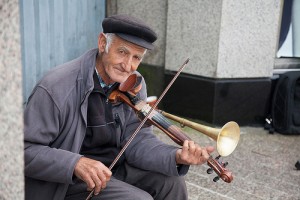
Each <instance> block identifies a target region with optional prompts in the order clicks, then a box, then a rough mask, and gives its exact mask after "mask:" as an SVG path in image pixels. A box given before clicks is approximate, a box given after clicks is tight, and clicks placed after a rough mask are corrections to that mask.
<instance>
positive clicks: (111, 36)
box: [105, 33, 147, 56]
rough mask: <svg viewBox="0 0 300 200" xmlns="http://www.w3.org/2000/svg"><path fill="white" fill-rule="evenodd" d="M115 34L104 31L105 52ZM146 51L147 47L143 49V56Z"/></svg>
mask: <svg viewBox="0 0 300 200" xmlns="http://www.w3.org/2000/svg"><path fill="white" fill-rule="evenodd" d="M115 36H116V34H114V33H106V34H105V37H106V46H105V53H108V50H109V48H110V46H111V44H112V42H113V39H114V38H115ZM146 52H147V49H145V51H144V53H143V56H144V55H145V54H146Z"/></svg>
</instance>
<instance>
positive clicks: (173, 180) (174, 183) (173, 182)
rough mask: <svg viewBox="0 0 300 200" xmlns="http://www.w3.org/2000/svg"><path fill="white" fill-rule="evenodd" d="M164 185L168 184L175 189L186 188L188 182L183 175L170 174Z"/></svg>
mask: <svg viewBox="0 0 300 200" xmlns="http://www.w3.org/2000/svg"><path fill="white" fill-rule="evenodd" d="M164 186H168V187H170V188H172V189H175V190H179V191H180V190H185V189H186V184H185V179H184V177H183V176H170V177H167V178H165V181H164Z"/></svg>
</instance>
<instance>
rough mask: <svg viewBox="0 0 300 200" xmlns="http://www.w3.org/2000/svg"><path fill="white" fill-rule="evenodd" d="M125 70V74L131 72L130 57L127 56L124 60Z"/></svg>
mask: <svg viewBox="0 0 300 200" xmlns="http://www.w3.org/2000/svg"><path fill="white" fill-rule="evenodd" d="M124 64H125V68H124V69H125V70H126V72H131V68H132V57H131V56H128V57H127V58H126V59H125V62H124Z"/></svg>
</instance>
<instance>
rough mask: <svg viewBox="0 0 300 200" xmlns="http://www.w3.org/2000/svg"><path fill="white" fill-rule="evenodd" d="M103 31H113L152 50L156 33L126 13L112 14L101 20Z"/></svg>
mask: <svg viewBox="0 0 300 200" xmlns="http://www.w3.org/2000/svg"><path fill="white" fill-rule="evenodd" d="M102 28H103V33H115V34H116V35H118V36H119V37H121V38H122V39H124V40H126V41H128V42H131V43H133V44H136V45H139V46H141V47H144V48H146V49H150V50H152V49H153V48H154V45H153V44H152V43H153V42H155V40H156V39H157V35H156V33H155V32H154V31H153V30H152V29H151V28H150V27H149V26H147V25H146V24H145V23H144V22H143V21H141V20H139V19H136V18H134V17H131V16H128V15H112V16H110V17H107V18H105V19H104V20H103V22H102Z"/></svg>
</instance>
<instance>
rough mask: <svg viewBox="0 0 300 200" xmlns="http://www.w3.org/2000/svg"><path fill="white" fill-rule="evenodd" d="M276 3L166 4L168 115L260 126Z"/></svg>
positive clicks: (276, 25) (236, 0)
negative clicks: (170, 83)
mask: <svg viewBox="0 0 300 200" xmlns="http://www.w3.org/2000/svg"><path fill="white" fill-rule="evenodd" d="M281 4H282V1H280V0H265V1H260V0H253V1H240V0H231V1H224V0H223V1H222V0H221V1H220V0H204V1H197V0H189V1H180V0H173V1H168V13H167V30H166V39H167V42H166V58H165V60H166V61H165V64H166V65H165V67H166V70H167V73H166V81H167V82H168V81H169V80H170V79H171V77H172V76H173V75H174V71H176V70H177V69H178V68H179V66H180V64H181V63H182V62H183V61H184V60H185V59H186V58H187V57H189V58H190V63H189V64H188V66H187V68H186V69H185V71H184V72H185V73H186V74H184V75H182V76H180V78H179V79H178V80H177V82H175V85H174V86H173V87H172V89H171V91H170V92H169V93H168V94H167V95H166V97H165V102H164V103H165V105H166V106H165V107H166V108H167V111H169V112H172V113H177V114H180V115H183V116H188V117H191V118H198V119H200V120H204V121H207V122H210V123H213V124H223V123H225V122H227V121H230V120H234V121H237V122H239V123H240V125H249V124H261V123H264V118H265V117H266V115H267V113H268V110H269V104H270V94H271V79H270V78H271V77H272V74H273V67H274V60H275V54H276V51H277V43H278V34H279V25H280V14H281V6H282V5H281Z"/></svg>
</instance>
